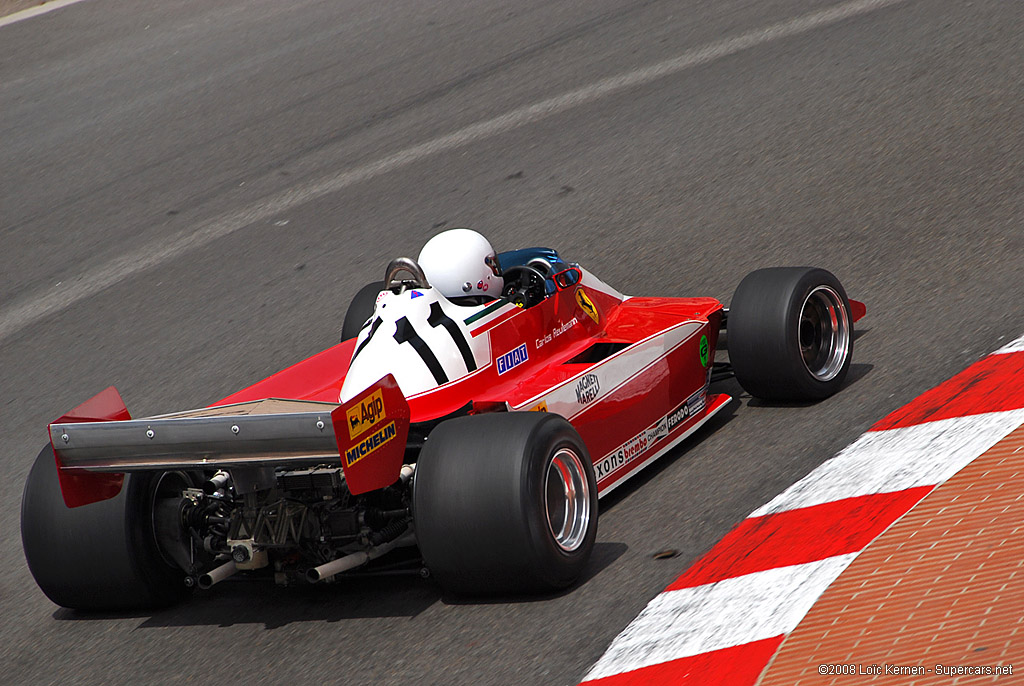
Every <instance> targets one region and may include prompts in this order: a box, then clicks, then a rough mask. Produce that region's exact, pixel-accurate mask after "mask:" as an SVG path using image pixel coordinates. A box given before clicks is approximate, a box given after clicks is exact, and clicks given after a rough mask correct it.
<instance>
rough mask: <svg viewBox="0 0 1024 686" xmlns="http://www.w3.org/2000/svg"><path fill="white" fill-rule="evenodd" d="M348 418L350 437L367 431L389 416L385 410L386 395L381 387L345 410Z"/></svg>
mask: <svg viewBox="0 0 1024 686" xmlns="http://www.w3.org/2000/svg"><path fill="white" fill-rule="evenodd" d="M345 416H346V417H347V418H348V437H349V438H355V437H356V436H359V435H360V434H362V433H365V432H366V431H367V430H368V429H369V428H370V427H371V426H373V425H374V424H376V423H377V422H379V421H380V420H382V419H385V418H386V417H387V413H386V412H384V397H383V396H382V395H381V392H380V389H379V388H378V389H377V390H376V391H374V392H373V393H371V394H370V395H368V396H367V397H365V398H363V399H362V400H361V401H359V404H358V405H355V406H353V407H350V408H349V409H348V410H346V411H345Z"/></svg>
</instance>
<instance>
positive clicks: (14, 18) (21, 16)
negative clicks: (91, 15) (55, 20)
mask: <svg viewBox="0 0 1024 686" xmlns="http://www.w3.org/2000/svg"><path fill="white" fill-rule="evenodd" d="M80 2H85V0H55V1H54V2H48V3H46V4H45V5H36V6H35V7H29V8H28V9H27V10H21V11H20V12H15V13H14V14H8V15H7V16H6V17H0V28H3V27H5V26H7V25H8V24H16V23H17V22H19V21H24V20H25V19H31V18H32V17H38V16H39V15H40V14H47V13H49V12H53V11H54V10H59V9H61V8H63V7H67V6H68V5H77V4H78V3H80Z"/></svg>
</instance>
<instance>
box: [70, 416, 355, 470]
mask: <svg viewBox="0 0 1024 686" xmlns="http://www.w3.org/2000/svg"><path fill="white" fill-rule="evenodd" d="M299 404H301V405H307V404H308V403H297V405H299ZM315 404H316V405H325V407H323V408H322V409H319V410H312V411H310V410H305V411H291V412H279V413H257V414H243V412H245V411H249V410H251V409H253V408H252V407H251V406H252V405H253V403H245V404H244V405H243V406H242V407H239V408H234V409H237V410H238V411H239V414H221V415H219V416H187V415H186V416H174V415H171V416H165V417H159V418H149V419H131V420H120V421H100V422H84V423H70V424H64V423H60V422H59V421H57V422H54V423H53V424H50V442H51V443H52V444H53V450H54V452H55V453H56V455H57V459H58V460H59V462H60V465H61V467H62V468H64V469H71V470H86V471H98V472H131V471H141V470H155V469H159V470H167V469H190V468H195V467H210V468H214V467H231V466H238V465H247V466H265V465H271V464H273V465H279V464H282V463H289V462H303V463H305V462H310V461H316V460H324V459H338V457H339V452H338V444H337V441H336V439H335V436H334V426H333V424H332V422H331V412H332V411H333V410H335V409H336V408H337V407H339V406H338V405H331V404H329V403H315ZM218 409H220V410H225V409H232V406H228V407H226V408H218Z"/></svg>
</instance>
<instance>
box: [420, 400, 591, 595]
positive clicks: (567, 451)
mask: <svg viewBox="0 0 1024 686" xmlns="http://www.w3.org/2000/svg"><path fill="white" fill-rule="evenodd" d="M413 516H414V518H415V520H414V521H415V526H416V538H417V542H418V544H419V548H420V552H421V554H422V555H423V559H424V562H425V563H426V566H427V569H429V570H430V572H431V575H432V576H433V577H434V578H436V579H437V581H438V583H439V584H440V585H441V586H442V587H443V588H444V589H445V590H447V591H451V592H455V593H461V594H497V593H531V592H552V591H557V590H560V589H564V588H566V587H568V586H570V585H571V584H573V583H575V582H576V580H577V579H578V578H579V576H580V574H581V573H582V571H583V569H584V568H585V566H586V565H587V562H588V560H589V559H590V555H591V552H592V551H593V548H594V541H595V539H596V537H597V482H596V479H595V477H594V467H593V465H592V464H591V461H590V455H589V454H588V452H587V449H586V446H585V445H584V444H583V441H582V439H580V437H579V434H577V433H576V430H575V429H573V427H572V425H571V424H569V422H567V421H566V420H565V419H563V418H562V417H560V416H558V415H555V414H547V413H543V412H512V413H496V414H484V415H471V416H468V417H459V418H456V419H452V420H449V421H446V422H443V423H442V424H440V425H439V426H438V427H437V428H435V429H434V430H433V431H432V432H431V434H430V436H429V437H428V439H427V441H426V444H425V446H424V448H423V450H422V451H421V453H420V456H419V460H418V461H417V464H416V476H415V483H414V488H413Z"/></svg>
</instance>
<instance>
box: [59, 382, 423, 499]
mask: <svg viewBox="0 0 1024 686" xmlns="http://www.w3.org/2000/svg"><path fill="white" fill-rule="evenodd" d="M101 396H103V397H104V398H105V399H106V400H107V401H111V400H112V399H114V398H116V401H117V403H114V405H116V404H120V410H117V411H112V410H111V407H113V405H111V403H110V402H108V403H107V405H108V407H107V408H106V409H107V411H106V412H104V413H102V414H101V413H97V412H82V411H81V410H82V408H87V407H90V406H92V407H94V406H95V405H96V400H97V398H100V397H101ZM97 398H94V399H92V400H90V401H88V402H86V403H85V404H84V405H82V406H80V407H79V408H76V409H75V410H72V412H70V413H68V414H67V415H64V416H63V417H61V418H60V419H58V420H56V421H55V422H53V423H52V424H50V426H49V432H50V443H51V444H52V445H53V451H54V455H55V456H56V459H57V466H58V474H59V475H60V479H61V490H62V492H63V493H64V500H65V503H66V504H67V505H68V507H76V506H79V505H87V504H89V503H92V502H97V501H99V500H104V499H106V498H110V497H114V496H116V495H117V493H118V492H119V491H120V488H121V478H120V475H122V474H124V473H126V472H136V471H165V470H171V469H186V470H200V469H201V470H207V469H210V470H212V469H232V468H243V467H280V466H299V465H310V464H318V463H319V464H323V463H328V464H330V463H336V462H339V461H340V462H341V465H342V467H343V468H344V472H345V478H346V481H347V483H348V486H349V490H350V491H351V492H352V493H353V494H357V495H358V494H359V493H365V492H367V491H371V490H375V489H378V488H383V487H385V486H388V485H390V484H392V483H394V481H396V480H397V479H398V475H399V472H400V471H401V467H402V461H403V457H404V455H405V447H406V439H407V437H408V433H409V406H408V404H407V403H406V401H405V397H404V395H403V394H402V391H401V390H400V389H399V387H398V384H397V383H396V382H395V379H394V377H392V376H391V375H390V374H389V375H388V376H386V377H384V378H383V379H381V380H379V381H378V382H377V383H376V384H373V385H372V386H370V387H369V388H367V389H366V390H365V391H363V392H362V393H360V394H359V395H357V396H356V397H354V398H353V399H352V400H350V401H348V402H347V403H345V404H343V405H339V404H336V403H323V402H315V401H301V400H280V399H274V398H269V399H266V400H259V401H255V402H248V403H239V404H236V405H226V406H220V407H212V408H204V409H200V410H190V411H188V412H179V413H176V414H170V415H162V416H159V417H150V418H146V419H130V418H129V415H128V413H127V410H125V409H124V405H123V403H121V402H120V396H119V395H117V392H116V391H114V390H113V389H107V390H106V391H104V392H103V393H101V394H100V396H97ZM371 455H372V457H371ZM115 484H116V488H114V485H115Z"/></svg>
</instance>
